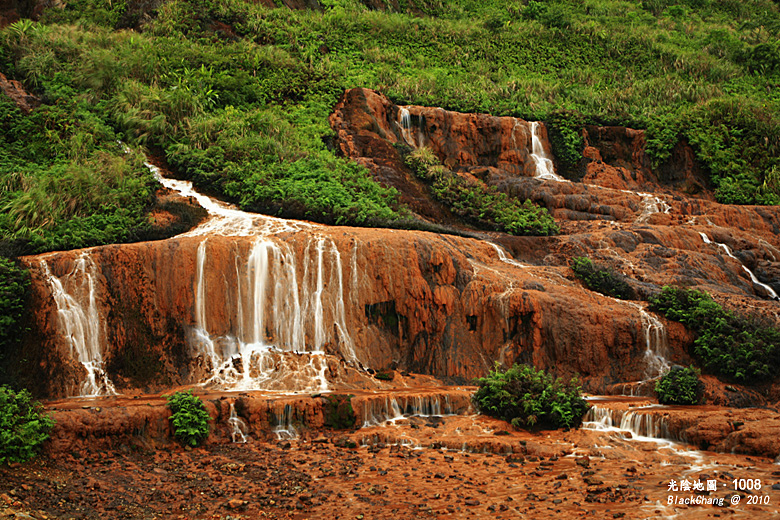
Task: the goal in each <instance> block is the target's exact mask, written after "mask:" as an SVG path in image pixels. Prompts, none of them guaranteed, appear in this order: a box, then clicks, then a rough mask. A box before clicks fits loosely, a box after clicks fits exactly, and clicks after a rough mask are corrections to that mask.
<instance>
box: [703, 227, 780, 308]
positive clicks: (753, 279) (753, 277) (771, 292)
mask: <svg viewBox="0 0 780 520" xmlns="http://www.w3.org/2000/svg"><path fill="white" fill-rule="evenodd" d="M699 235H701V238H702V240H704V243H705V244H713V245H716V246H718V248H719V249H722V250H723V252H724V253H726V254H727V255H728V256H730V257H731V258H733V259H734V260H736V261H737V262H739V265H741V266H742V269H743V270H744V271H745V272H746V273H747V274H748V276H749V277H750V281H751V282H753V283H754V284H756V285H759V286H761V287H763V288H764V290H765V291H766V292H767V294H768V295H769V297H770V298H772V299H773V300H780V297H778V296H777V293H776V292H775V291H774V289H772V288H771V287H769V286H768V285H767V284H765V283H761V282H760V281H759V280H758V278H756V275H755V274H753V271H751V270H750V269H748V268H747V266H746V265H745V264H743V263H742V261H741V260H740V259H739V258H737V257H736V256H734V255H733V254H732V253H731V249H729V246H727V245H726V244H721V243H719V242H713V241H712V240H710V237H708V236H707V235H706V233H702V232H701V231H700V232H699Z"/></svg>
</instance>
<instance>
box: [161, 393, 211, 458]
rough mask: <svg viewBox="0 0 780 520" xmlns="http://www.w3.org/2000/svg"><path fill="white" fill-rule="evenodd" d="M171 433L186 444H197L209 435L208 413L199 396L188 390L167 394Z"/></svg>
mask: <svg viewBox="0 0 780 520" xmlns="http://www.w3.org/2000/svg"><path fill="white" fill-rule="evenodd" d="M167 399H168V408H170V409H171V412H173V415H171V421H172V424H173V435H174V436H175V437H176V438H177V439H179V441H181V442H182V443H183V444H185V445H187V446H197V445H198V444H200V443H201V442H202V441H204V440H205V439H206V437H208V436H209V424H208V423H209V414H208V412H206V408H205V407H204V406H203V402H202V401H201V400H200V397H197V396H194V395H192V392H191V391H190V390H188V391H186V392H176V393H175V394H173V395H169V396H167Z"/></svg>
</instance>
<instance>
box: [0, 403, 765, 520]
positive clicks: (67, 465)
mask: <svg viewBox="0 0 780 520" xmlns="http://www.w3.org/2000/svg"><path fill="white" fill-rule="evenodd" d="M509 430H511V427H509V426H508V425H507V424H506V423H503V422H501V421H496V420H492V419H488V418H484V417H482V416H465V417H464V416H457V417H445V418H435V417H434V418H415V417H413V418H409V419H404V420H401V421H399V422H398V423H396V424H387V425H384V426H380V427H373V428H364V429H360V430H355V431H352V432H325V433H322V432H306V433H304V435H303V436H302V437H301V438H299V439H296V440H278V441H274V440H260V439H250V440H249V442H247V443H245V444H237V443H232V442H230V441H229V439H225V441H224V443H210V444H208V445H207V446H205V447H203V448H196V449H185V448H183V447H180V446H177V445H170V446H167V447H162V448H156V449H145V448H142V447H139V446H137V445H133V446H131V445H122V446H120V447H119V448H118V449H115V450H109V451H106V450H97V449H94V450H93V449H89V448H88V447H84V448H80V449H77V450H74V451H72V452H69V453H63V454H58V455H56V456H52V455H49V456H46V455H44V456H42V457H41V458H39V459H38V460H36V461H34V462H32V463H29V464H26V465H13V466H12V467H2V468H0V518H61V519H66V518H67V519H70V518H90V519H92V518H95V519H97V518H100V519H107V518H112V519H113V518H117V519H154V518H161V519H162V518H173V519H225V520H227V519H234V520H237V519H250V518H251V519H254V518H277V519H282V518H289V519H314V518H322V519H326V518H327V519H356V520H360V519H374V518H376V519H380V518H382V519H385V518H394V519H399V520H400V519H413V518H426V519H427V518H440V519H448V518H491V519H502V518H503V519H510V518H512V519H514V518H533V519H544V518H573V517H574V518H580V517H583V518H599V519H601V518H626V519H648V518H674V517H677V518H685V519H688V518H694V519H698V518H735V519H736V518H751V519H763V518H780V465H778V464H774V463H773V462H772V461H771V460H768V459H761V458H757V457H746V456H738V455H725V454H714V453H709V452H699V451H685V450H684V449H682V447H681V446H679V445H671V444H669V443H663V442H639V441H637V440H631V439H626V438H625V436H624V435H620V434H617V433H614V432H613V433H609V432H597V431H587V430H572V431H569V432H563V431H558V432H552V433H550V432H537V433H531V432H525V431H509ZM460 441H462V443H463V447H465V448H466V450H471V451H472V452H469V451H462V450H456V449H453V448H452V447H453V446H455V445H457V444H458V443H459V442H460ZM443 445H447V446H450V448H449V449H448V448H442V447H441V446H443ZM509 449H512V451H513V453H506V451H507V450H509ZM473 451H484V452H487V453H475V452H473ZM734 479H737V480H738V483H739V479H753V481H752V487H754V488H755V487H756V485H757V483H756V480H757V479H758V480H760V486H761V489H760V490H753V491H747V492H741V493H735V489H734V483H733V481H734ZM672 480H674V481H675V482H676V483H678V486H679V485H681V483H682V481H684V480H687V481H688V482H690V483H691V484H693V482H695V481H697V480H698V481H700V482H702V483H705V482H706V481H707V480H715V481H716V482H717V491H714V492H708V491H706V490H705V491H699V492H692V491H691V492H682V491H678V492H673V491H669V485H670V483H671V481H672ZM678 489H679V487H678ZM670 497H672V498H671V500H673V501H674V500H676V501H677V502H678V505H670V504H669V501H670ZM734 497H739V503H738V504H737V503H735V501H736V500H737V499H736V498H734ZM691 498H693V500H694V501H699V502H703V504H701V505H698V504H693V505H679V502H680V501H682V500H688V499H691ZM719 499H723V506H718V505H714V504H706V503H707V502H710V503H712V502H717V501H718V500H719ZM749 502H753V503H749Z"/></svg>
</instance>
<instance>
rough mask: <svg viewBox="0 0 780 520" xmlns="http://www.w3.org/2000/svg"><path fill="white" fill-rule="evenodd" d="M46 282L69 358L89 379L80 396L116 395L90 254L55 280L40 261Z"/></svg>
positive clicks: (86, 253)
mask: <svg viewBox="0 0 780 520" xmlns="http://www.w3.org/2000/svg"><path fill="white" fill-rule="evenodd" d="M39 262H40V268H41V272H42V273H43V278H44V280H45V281H46V283H47V285H48V286H49V288H50V290H51V294H52V297H53V298H54V302H55V303H56V305H57V319H58V321H59V330H60V334H61V335H62V337H64V339H65V341H66V342H67V343H68V346H69V347H70V355H71V357H72V358H74V359H76V360H78V362H79V363H81V365H82V366H83V367H84V370H85V371H86V376H85V378H84V380H83V381H82V382H81V383H80V385H79V388H78V391H77V392H75V393H77V394H78V395H80V396H99V395H115V394H116V393H117V392H116V389H115V388H114V385H113V383H112V382H111V381H110V380H109V378H108V375H107V374H106V371H105V367H104V364H103V353H102V345H103V342H104V341H105V339H104V334H105V333H104V330H103V323H104V322H103V319H102V317H101V316H100V312H99V309H98V303H97V292H98V287H97V285H98V281H97V268H96V266H95V263H94V262H93V261H92V257H91V256H90V255H89V253H88V252H86V251H85V252H82V253H81V254H80V255H79V256H78V257H77V258H76V260H75V261H74V265H73V270H72V271H70V272H69V273H68V274H66V275H64V276H61V277H59V278H58V277H56V276H54V275H53V274H52V272H51V269H50V268H49V265H48V263H47V262H46V260H45V259H41V260H40V261H39Z"/></svg>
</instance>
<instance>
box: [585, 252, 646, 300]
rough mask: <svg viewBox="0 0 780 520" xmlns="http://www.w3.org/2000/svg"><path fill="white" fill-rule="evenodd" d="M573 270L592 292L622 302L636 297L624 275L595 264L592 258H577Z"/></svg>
mask: <svg viewBox="0 0 780 520" xmlns="http://www.w3.org/2000/svg"><path fill="white" fill-rule="evenodd" d="M571 268H572V269H573V270H574V274H575V275H576V276H577V278H579V279H580V280H582V282H583V283H584V284H585V286H586V287H587V288H588V289H590V290H592V291H596V292H600V293H601V294H605V295H607V296H613V297H615V298H620V299H621V300H631V299H634V298H635V297H636V294H635V292H634V290H633V289H632V288H631V286H630V285H629V284H628V283H627V282H626V281H625V279H624V277H623V276H622V275H619V274H617V273H615V272H614V271H612V270H611V269H609V268H607V267H602V266H599V265H596V264H594V263H593V262H592V261H591V260H590V258H585V257H582V256H579V257H575V258H574V261H573V262H572V266H571Z"/></svg>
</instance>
